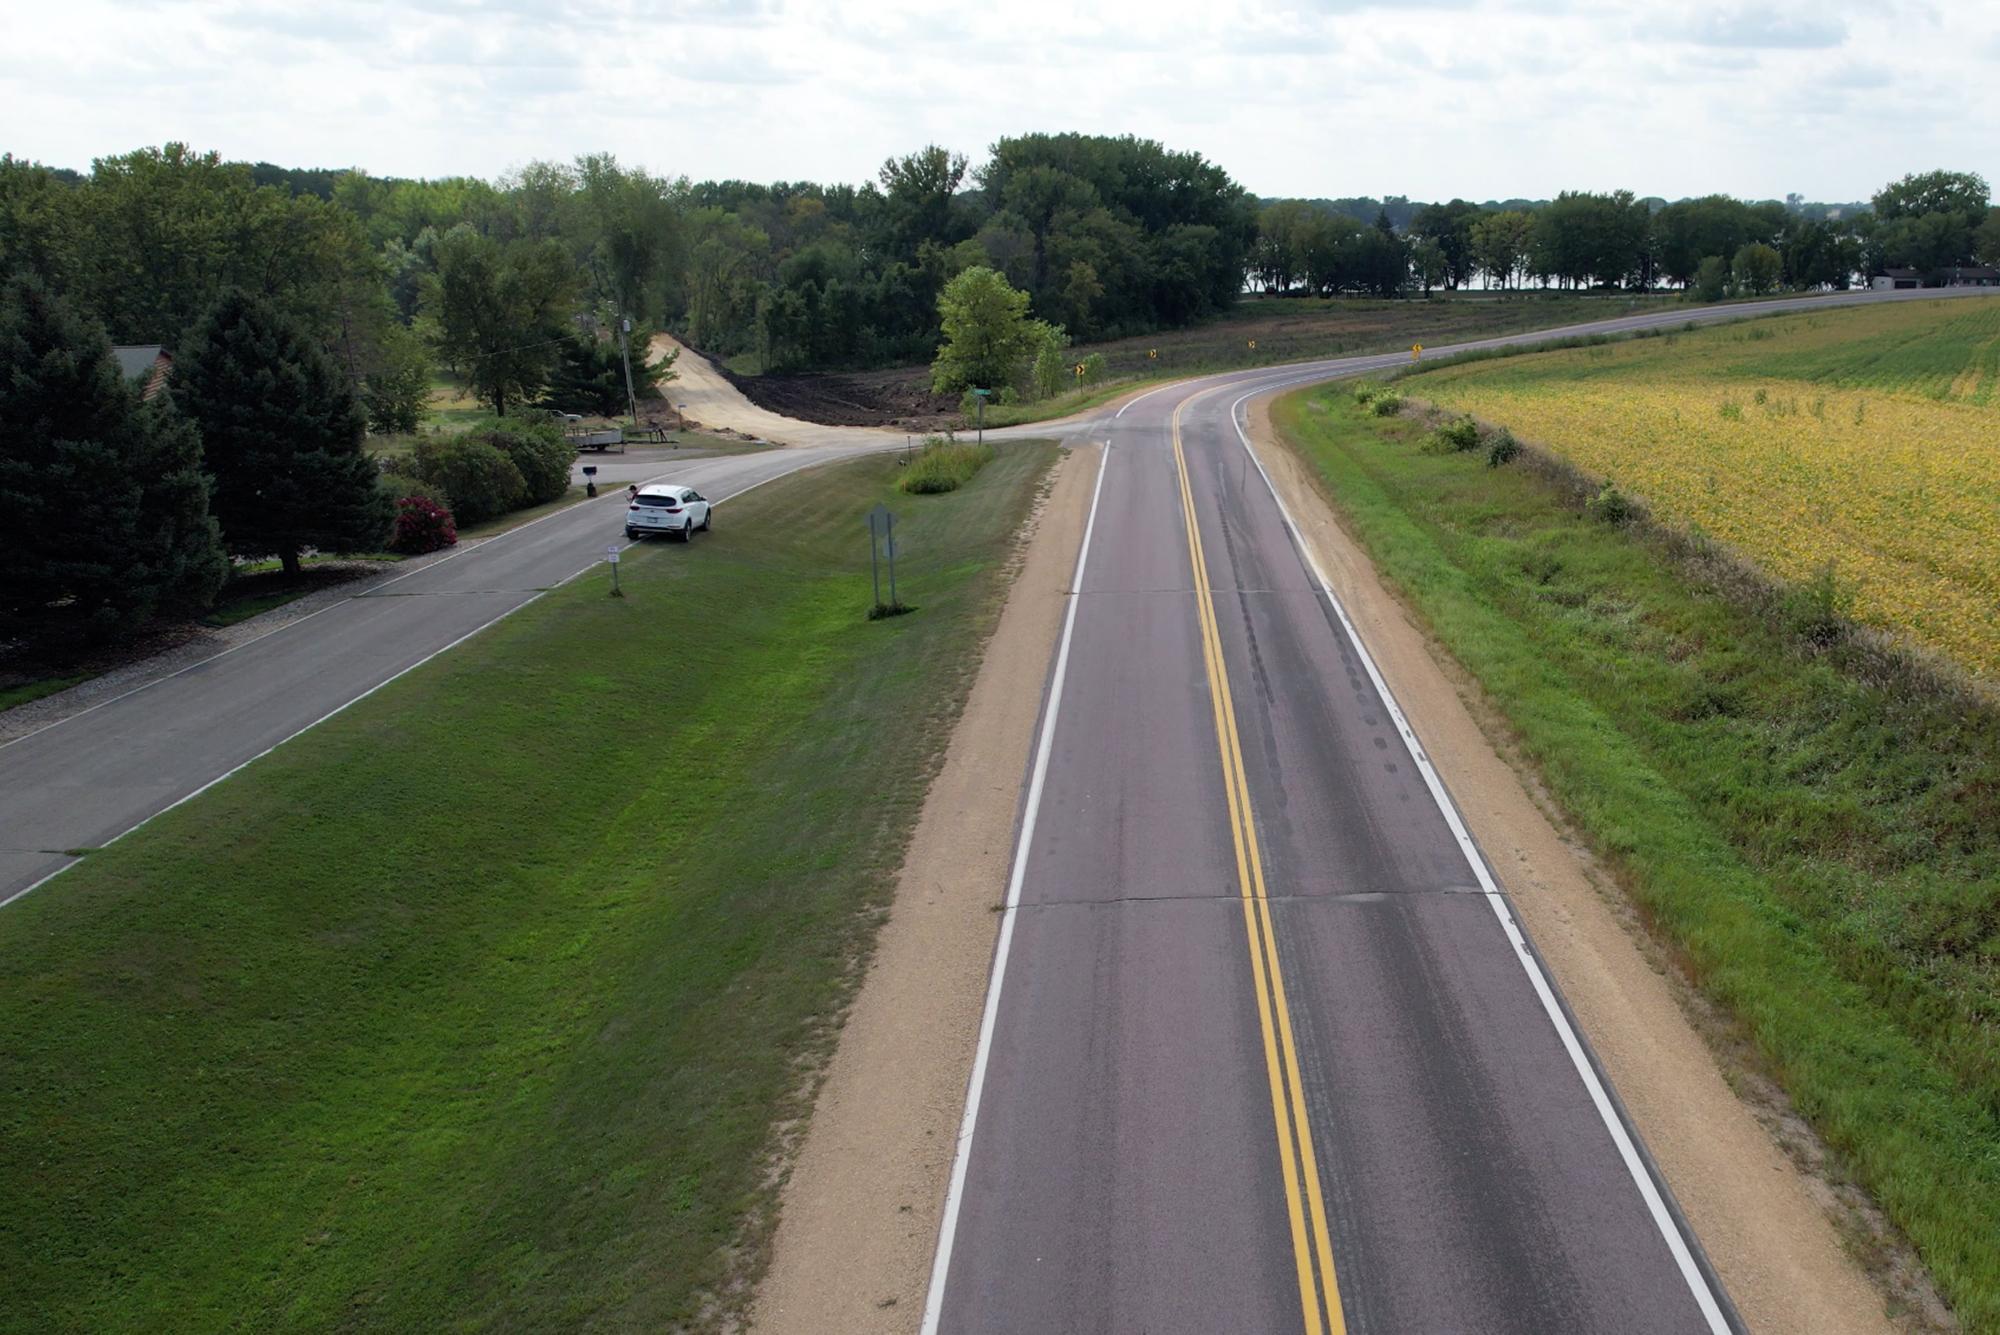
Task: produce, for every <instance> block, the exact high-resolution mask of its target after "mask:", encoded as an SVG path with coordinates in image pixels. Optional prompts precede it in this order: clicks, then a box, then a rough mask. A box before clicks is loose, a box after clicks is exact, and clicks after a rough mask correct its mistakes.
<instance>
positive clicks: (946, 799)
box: [751, 445, 1099, 1335]
mask: <svg viewBox="0 0 2000 1335" xmlns="http://www.w3.org/2000/svg"><path fill="white" fill-rule="evenodd" d="M1098 456H1099V447H1098V446H1096V445H1089V446H1084V447H1081V448H1078V449H1075V450H1072V451H1071V452H1070V453H1069V454H1068V455H1067V456H1065V457H1064V459H1063V460H1062V462H1061V463H1060V464H1058V465H1057V468H1056V472H1055V476H1054V480H1053V482H1052V484H1051V486H1050V489H1049V492H1048V495H1047V497H1046V498H1045V500H1044V501H1043V502H1042V504H1041V506H1040V507H1039V508H1038V510H1037V513H1036V516H1035V518H1034V520H1033V521H1032V529H1031V531H1030V533H1029V535H1028V537H1027V540H1026V542H1025V546H1024V552H1023V557H1022V561H1021V565H1020V569H1019V573H1018V574H1017V576H1016V578H1015V582H1014V586H1013V588H1012V590H1011V591H1010V592H1009V594H1008V597H1007V603H1006V607H1005V609H1004V610H1003V611H1002V613H1001V616H1000V620H999V623H998V625H997V626H996V627H995V629H994V633H993V637H992V639H991V640H990V641H989V642H988V644H987V646H986V650H985V655H984V658H983V660H982V662H981V665H980V669H979V675H978V677H977V678H976V679H975V681H974V683H973V687H972V692H971V695H970V696H969V697H968V698H967V700H966V704H965V711H964V713H963V714H962V715H961V716H960V719H959V723H958V727H957V730H956V731H955V732H954V733H953V734H952V739H951V744H950V748H949V750H948V751H947V752H946V755H945V762H944V767H943V769H942V770H940V772H939V774H938V777H937V779H936V780H935V782H933V784H932V785H931V789H930V793H929V795H928V797H927V798H926V799H925V802H924V809H923V814H922V815H921V817H920V818H919V820H918V823H917V829H916V833H915V835H914V837H913V838H912V839H911V842H910V848H909V853H908V855H907V856H906V858H905V860H904V863H903V868H902V871H901V873H900V875H899V877H898V880H897V886H896V897H895V901H894V903H893V905H892V906H891V908H890V912H889V919H888V921H887V923H885V924H884V926H883V928H882V932H881V936H880V937H879V939H878V942H877V945H876V951H875V957H874V961H873V963H872V964H871V966H870V968H869V971H868V975H867V977H866V979H864V981H863V983H862V985H861V990H860V992H859V994H858V995H857V996H856V998H855V1002H854V1005H853V1008H852V1010H851V1011H850V1012H849V1014H848V1016H847V1019H846V1022H845V1024H844V1026H843V1028H842V1030H841V1036H840V1044H839V1047H838V1049H837V1050H836V1052H835V1054H834V1057H833V1060H832V1062H831V1064H830V1065H829V1067H828V1069H827V1074H826V1079H825V1083H824V1084H823V1085H822V1086H821V1088H820V1091H819V1094H818V1098H817V1100H816V1102H815V1104H814V1107H813V1112H812V1121H811V1124H810V1127H809V1128H808V1130H807V1132H806V1135H805V1139H804V1143H803V1145H802V1146H801V1148H800V1152H799V1155H798V1158H797V1160H796V1161H795V1162H794V1163H793V1165H792V1167H791V1169H790V1173H789V1176H788V1178H787V1180H786V1183H785V1186H784V1188H783V1191H782V1194H781V1197H780V1200H779V1218H778V1226H777V1231H776V1234H775V1236H774V1238H773V1240H772V1250H771V1263H770V1268H769V1270H768V1271H767V1272H766V1275H765V1277H764V1280H763V1283H762V1286H761V1287H760V1289H759V1291H758V1294H757V1299H756V1302H755V1305H754V1307H753V1309H752V1314H751V1324H752V1326H753V1328H754V1329H756V1330H759V1331H771V1332H790V1331H797V1332H801V1333H802V1335H804V1333H807V1332H810V1333H812V1335H818V1333H819V1332H824V1331H831V1330H839V1331H901V1330H915V1329H917V1327H918V1325H919V1324H920V1322H921V1320H922V1317H923V1306H924V1292H925V1287H926V1285H927V1283H928V1281H929V1278H930V1266H931V1253H932V1248H933V1246H934V1244H935V1243H936V1241H937V1231H938V1221H939V1216H940V1213H941V1211H942V1209H943V1206H944V1197H945V1186H946V1182H947V1179H948V1177H949V1175H950V1173H951V1160H952V1150H953V1145H954V1138H955V1133H956V1131H957V1128H958V1122H959V1116H960V1113H961V1112H962V1111H963V1108H964V1104H965V1089H966V1082H967V1080H968V1079H969V1078H970V1076H971V1072H972V1057H973V1050H974V1047H975V1040H976V1039H977V1037H978V1033H979V1019H980V1012H981V1009H982V1007H983V1005H984V1003H985V996H986V980H987V974H988V972H989V969H990V967H991V965H992V961H993V944H994V938H995V935H996V933H997V932H998V930H999V922H1000V919H999V915H998V913H997V912H996V911H995V910H996V909H997V908H998V906H999V905H1000V903H1001V902H1002V900H1003V899H1004V898H1005V895H1006V886H1007V871H1008V863H1009V859H1010V857H1011V855H1012V853H1013V842H1014V830H1015V822H1016V817H1017V815H1018V814H1019V809H1020V804H1021V788H1022V784H1023V781H1024V779H1025V778H1026V774H1027V768H1028V750H1029V746H1030V744H1031V742H1032V740H1033V735H1034V729H1035V723H1036V720H1037V719H1038V717H1039V715H1040V712H1041V706H1042V696H1043V693H1044V691H1045V689H1046V682H1047V678H1048V673H1049V664H1050V662H1051V660H1052V659H1053V656H1054V652H1055V642H1056V636H1057V634H1058V632H1059V630H1060V629H1061V625H1062V617H1063V612H1064V610H1065V608H1066V607H1067V604H1068V595H1069V580H1070V575H1071V572H1072V571H1073V570H1074V569H1075V565H1076V553H1077V548H1078V546H1079V545H1080V544H1081V543H1082V540H1083V527H1084V520H1085V517H1086V515H1087V512H1088V508H1089V501H1090V491H1091V484H1092V483H1093V482H1094V481H1095V480H1096V473H1097V461H1098Z"/></svg>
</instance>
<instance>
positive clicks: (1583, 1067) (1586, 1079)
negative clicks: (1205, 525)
mask: <svg viewBox="0 0 2000 1335" xmlns="http://www.w3.org/2000/svg"><path fill="white" fill-rule="evenodd" d="M1266 392H1268V390H1265V389H1255V390H1251V391H1250V392H1249V393H1247V394H1244V395H1243V396H1242V397H1240V398H1238V399H1237V400H1236V401H1235V402H1234V403H1232V404H1230V405H1229V423H1230V425H1231V426H1233V427H1234V428H1235V429H1236V438H1237V439H1238V440H1240V441H1241V442H1242V443H1243V451H1244V453H1245V454H1248V455H1249V456H1250V462H1251V463H1253V464H1255V465H1256V467H1257V473H1258V475H1259V476H1260V477H1262V478H1263V479H1264V485H1265V486H1266V487H1267V488H1269V489H1270V492H1271V499H1272V500H1274V501H1276V502H1277V505H1278V513H1279V514H1281V515H1283V516H1284V519H1285V524H1286V526H1287V527H1288V528H1290V529H1291V531H1292V532H1293V534H1294V535H1296V539H1297V545H1298V549H1299V551H1300V552H1301V553H1302V554H1303V555H1304V556H1305V558H1306V562H1307V564H1308V565H1310V566H1311V567H1312V573H1313V578H1314V579H1315V580H1317V581H1318V582H1319V587H1320V592H1322V593H1324V594H1325V595H1326V600H1327V602H1328V603H1329V604H1330V605H1331V606H1332V607H1333V610H1334V614H1335V615H1336V616H1338V617H1339V618H1340V626H1341V629H1342V630H1343V631H1345V632H1346V633H1347V641H1348V643H1349V644H1351V645H1353V646H1354V652H1355V654H1356V655H1357V656H1359V657H1360V659H1361V665H1362V666H1363V667H1365V668H1367V669H1368V679H1369V680H1370V681H1372V682H1374V683H1375V690H1376V693H1377V694H1379V695H1380V696H1381V697H1382V703H1383V705H1384V706H1385V707H1386V708H1387V709H1388V711H1389V717H1390V718H1391V719H1393V720H1395V724H1396V731H1397V732H1398V733H1400V734H1401V735H1402V738H1403V745H1404V746H1405V747H1407V748H1408V750H1409V753H1410V759H1411V760H1412V761H1414V762H1415V763H1416V766H1417V769H1418V770H1419V771H1420V772H1421V773H1422V774H1423V776H1424V784H1425V786H1426V787H1427V788H1429V789H1430V794H1431V799H1432V800H1433V801H1435V802H1436V803H1437V808H1438V811H1439V812H1440V813H1442V814H1443V816H1444V819H1445V824H1447V825H1448V826H1450V827H1451V832H1452V835H1453V836H1454V837H1455V838H1456V839H1457V840H1458V846H1459V849H1460V851H1461V852H1463V853H1464V854H1465V860H1466V862H1467V863H1468V864H1470V866H1471V867H1472V874H1473V875H1474V876H1476V877H1477V878H1478V879H1479V886H1480V889H1481V890H1482V891H1484V892H1485V893H1484V898H1485V900H1486V903H1487V904H1488V905H1489V906H1490V907H1491V908H1492V910H1493V916H1494V917H1496V918H1498V919H1499V920H1500V927H1501V930H1502V931H1504V932H1505V933H1506V934H1507V939H1508V940H1509V941H1510V942H1512V943H1513V946H1514V957H1515V958H1516V959H1517V960H1519V961H1520V963H1521V968H1522V969H1523V970H1524V971H1526V973H1527V975H1528V981H1529V982H1530V983H1532V984H1533V985H1534V989H1535V995H1536V996H1538V997H1539V998H1540V999H1541V1003H1542V1010H1543V1011H1544V1012H1545V1013H1546V1014H1547V1015H1548V1017H1549V1022H1550V1023H1551V1024H1553V1025H1554V1026H1555V1028H1556V1033H1557V1034H1558V1035H1559V1036H1560V1037H1561V1039H1562V1044H1563V1048H1564V1050H1565V1051H1567V1052H1568V1053H1569V1059H1570V1064H1571V1065H1573V1066H1574V1067H1575V1068H1576V1073H1577V1075H1578V1076H1580V1077H1581V1078H1582V1080H1583V1084H1584V1088H1585V1089H1586V1090H1588V1091H1589V1093H1590V1101H1591V1102H1592V1103H1593V1104H1594V1105H1596V1108H1597V1115H1598V1117H1599V1118H1601V1119H1602V1120H1603V1122H1604V1125H1605V1128H1606V1129H1607V1130H1608V1131H1610V1133H1611V1139H1612V1142H1613V1143H1614V1144H1616V1145H1617V1147H1618V1153H1619V1156H1620V1157H1621V1158H1622V1159H1624V1161H1625V1168H1626V1171H1627V1172H1629V1173H1630V1174H1631V1176H1632V1181H1633V1183H1634V1184H1635V1185H1636V1186H1637V1187H1638V1188H1639V1195H1640V1196H1641V1197H1643V1198H1644V1200H1645V1202H1646V1209H1647V1211H1648V1212H1649V1213H1650V1214H1651V1215H1652V1218H1653V1223H1654V1225H1655V1226H1656V1227H1657V1228H1658V1229H1659V1231H1660V1235H1661V1236H1662V1237H1663V1238H1664V1239H1665V1240H1666V1243H1667V1249H1668V1250H1669V1251H1670V1252H1672V1253H1673V1257H1674V1263H1675V1264H1676V1265H1677V1266H1679V1267H1680V1272H1681V1278H1682V1279H1684V1280H1685V1281H1686V1282H1687V1286H1688V1289H1689V1290H1690V1291H1691V1292H1692V1293H1693V1295H1694V1300H1695V1303H1696V1304H1697V1305H1698V1306H1699V1307H1700V1308H1701V1313H1702V1316H1703V1317H1704V1318H1705V1319H1706V1320H1707V1322H1708V1328H1709V1329H1710V1330H1711V1331H1713V1332H1716V1335H1730V1332H1731V1327H1730V1324H1729V1320H1728V1318H1727V1317H1725V1316H1724V1315H1723V1312H1722V1304H1721V1303H1720V1302H1719V1301H1718V1300H1717V1298H1716V1296H1715V1292H1714V1290H1713V1288H1712V1287H1711V1285H1710V1284H1709V1281H1708V1277H1707V1276H1706V1275H1704V1274H1703V1273H1702V1270H1701V1267H1700V1265H1699V1264H1697V1263H1696V1261H1695V1259H1694V1254H1693V1252H1691V1251H1690V1250H1689V1249H1688V1245H1687V1240H1686V1238H1684V1237H1683V1236H1682V1235H1681V1230H1680V1226H1679V1224H1678V1223H1677V1222H1676V1221H1675V1219H1674V1217H1673V1212H1672V1211H1671V1210H1669V1209H1668V1208H1667V1203H1666V1201H1665V1199H1664V1198H1662V1197H1661V1195H1660V1191H1659V1187H1658V1186H1657V1185H1656V1184H1655V1183H1654V1181H1653V1175H1652V1173H1651V1172H1650V1171H1648V1169H1647V1167H1646V1163H1645V1160H1644V1159H1643V1158H1642V1157H1641V1156H1640V1154H1639V1151H1638V1147H1637V1146H1635V1145H1634V1144H1633V1142H1632V1137H1631V1135H1630V1133H1628V1132H1627V1131H1626V1129H1625V1122H1624V1119H1623V1118H1621V1117H1620V1116H1619V1115H1618V1110H1617V1109H1616V1108H1614V1107H1613V1106H1612V1103H1611V1099H1610V1096H1609V1095H1608V1094H1607V1093H1606V1092H1605V1089H1604V1083H1603V1082H1602V1081H1601V1080H1599V1079H1598V1076H1597V1070H1596V1068H1595V1067H1594V1066H1593V1065H1592V1064H1591V1061H1590V1058H1589V1056H1588V1054H1587V1053H1585V1051H1584V1048H1583V1043H1582V1041H1581V1040H1580V1039H1578V1037H1577V1034H1576V1030H1575V1028H1574V1027H1573V1026H1572V1025H1571V1024H1570V1022H1569V1017H1568V1016H1567V1015H1566V1014H1564V1013H1563V1008H1562V1005H1561V1004H1560V1003H1559V1002H1558V1001H1557V1000H1556V996H1555V992H1554V989H1553V988H1552V987H1551V986H1550V984H1549V980H1548V978H1547V976H1546V975H1545V974H1544V973H1543V971H1542V966H1541V964H1540V962H1539V961H1537V960H1536V959H1535V956H1534V952H1533V951H1531V950H1530V949H1529V948H1528V940H1527V937H1526V935H1525V934H1523V932H1522V931H1521V929H1520V927H1519V925H1518V924H1516V923H1515V921H1514V916H1513V910H1512V909H1511V907H1510V906H1509V905H1508V903H1507V899H1506V896H1505V895H1504V894H1502V893H1501V890H1500V887H1499V886H1498V885H1497V884H1496V883H1495V882H1494V880H1493V874H1492V872H1491V871H1489V870H1488V869H1487V866H1486V859H1485V858H1484V857H1482V856H1480V853H1479V848H1478V846H1477V845H1476V844H1474V843H1473V841H1472V836H1471V834H1470V833H1468V832H1467V830H1466V828H1465V822H1464V821H1463V820H1461V819H1460V818H1459V814H1458V809H1457V807H1456V806H1455V805H1454V804H1453V803H1452V800H1451V797H1450V795H1449V794H1448V793H1446V791H1445V788H1444V783H1443V781H1442V780H1441V779H1440V778H1439V777H1438V773H1437V771H1436V770H1435V769H1434V768H1432V766H1431V762H1430V757H1429V756H1427V755H1425V754H1424V749H1423V746H1422V744H1421V743H1419V742H1418V740H1417V734H1416V731H1415V730H1414V729H1412V728H1411V727H1410V721H1409V719H1408V718H1406V717H1405V716H1404V714H1403V709H1402V706H1401V705H1399V704H1397V703H1396V697H1395V696H1394V695H1392V694H1391V693H1390V691H1389V683H1388V682H1387V681H1385V680H1383V677H1382V673H1381V670H1380V669H1379V668H1377V667H1376V666H1375V659H1374V656H1373V655H1371V654H1370V653H1369V652H1368V646H1366V645H1365V644H1363V643H1362V642H1361V634H1360V632H1359V631H1357V630H1356V629H1355V627H1354V623H1353V621H1351V620H1350V619H1349V618H1348V615H1347V609H1346V608H1345V607H1344V606H1342V605H1341V601H1340V599H1339V598H1338V597H1337V596H1336V595H1335V594H1334V592H1333V585H1332V584H1331V583H1329V582H1328V580H1327V577H1326V572H1325V571H1324V570H1323V569H1321V567H1320V564H1319V558H1318V557H1317V556H1315V555H1314V554H1313V551H1312V547H1311V545H1310V544H1308V543H1307V542H1306V541H1305V535H1304V533H1303V532H1302V531H1301V530H1300V529H1299V526H1298V524H1297V523H1296V522H1295V521H1294V520H1293V518H1292V512H1291V511H1290V509H1288V508H1287V507H1286V505H1285V499H1284V497H1282V496H1280V495H1279V494H1278V488H1277V485H1276V484H1275V483H1273V482H1272V481H1271V475H1270V473H1268V472H1266V471H1265V468H1264V461H1263V460H1261V459H1259V458H1258V457H1257V451H1256V450H1255V449H1254V448H1252V446H1251V444H1250V435H1249V433H1248V432H1246V431H1245V430H1244V429H1243V423H1242V421H1241V420H1240V418H1239V417H1238V416H1237V413H1238V410H1239V409H1240V408H1241V407H1242V406H1243V404H1244V403H1246V402H1248V401H1249V400H1250V399H1253V398H1255V397H1257V396H1258V395H1260V394H1263V393H1266Z"/></svg>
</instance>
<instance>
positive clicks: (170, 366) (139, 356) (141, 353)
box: [111, 343, 174, 399]
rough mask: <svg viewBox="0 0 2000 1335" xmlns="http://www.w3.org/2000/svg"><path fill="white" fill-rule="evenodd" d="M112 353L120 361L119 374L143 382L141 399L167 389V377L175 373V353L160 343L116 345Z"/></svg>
mask: <svg viewBox="0 0 2000 1335" xmlns="http://www.w3.org/2000/svg"><path fill="white" fill-rule="evenodd" d="M111 355H112V357H113V358H115V359H116V360H117V362H118V371H119V374H121V375H123V376H124V377H125V378H126V379H127V380H137V381H140V382H142V383H141V386H140V389H139V397H140V398H141V399H150V398H152V397H153V396H154V395H155V394H158V393H159V392H160V391H161V390H163V389H165V388H166V387H167V377H168V376H169V375H171V374H173V370H174V354H172V353H171V352H168V351H167V350H166V349H165V348H163V347H161V346H160V345H159V344H158V343H135V344H131V345H128V346H125V347H114V348H112V349H111Z"/></svg>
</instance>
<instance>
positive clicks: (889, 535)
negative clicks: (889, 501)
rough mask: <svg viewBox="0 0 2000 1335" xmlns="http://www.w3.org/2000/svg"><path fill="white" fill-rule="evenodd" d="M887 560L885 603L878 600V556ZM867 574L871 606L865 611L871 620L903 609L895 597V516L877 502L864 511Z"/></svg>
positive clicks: (880, 571)
mask: <svg viewBox="0 0 2000 1335" xmlns="http://www.w3.org/2000/svg"><path fill="white" fill-rule="evenodd" d="M884 556H887V557H888V558H889V601H888V602H886V603H885V602H883V601H882V557H884ZM868 574H869V579H870V580H871V582H872V583H873V585H874V590H875V605H874V607H873V608H871V609H870V610H869V613H868V615H869V617H870V618H871V619H873V618H877V617H885V616H894V615H896V614H897V613H898V612H900V611H902V610H903V604H902V602H901V601H900V600H899V599H898V598H897V597H896V516H895V515H893V514H891V513H890V512H889V507H888V506H886V505H883V504H880V503H879V502H878V503H877V504H876V506H875V508H874V509H873V510H870V511H869V512H868Z"/></svg>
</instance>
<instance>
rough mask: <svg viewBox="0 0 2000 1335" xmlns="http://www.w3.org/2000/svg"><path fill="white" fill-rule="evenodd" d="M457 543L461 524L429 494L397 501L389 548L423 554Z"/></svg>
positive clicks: (409, 554) (408, 554)
mask: <svg viewBox="0 0 2000 1335" xmlns="http://www.w3.org/2000/svg"><path fill="white" fill-rule="evenodd" d="M457 542H458V525H457V524H456V523H454V522H452V517H451V511H449V510H447V509H445V508H444V507H443V506H442V505H439V504H438V503H437V502H436V501H434V500H432V499H431V498H430V497H428V496H405V497H403V498H402V499H401V500H399V501H397V502H396V531H395V533H394V534H393V535H392V536H391V537H390V539H389V550H390V551H392V552H401V553H403V554H404V555H405V556H421V555H423V554H424V553H425V552H435V551H437V550H439V549H440V548H444V547H450V546H453V545H455V544H456V543H457Z"/></svg>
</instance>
